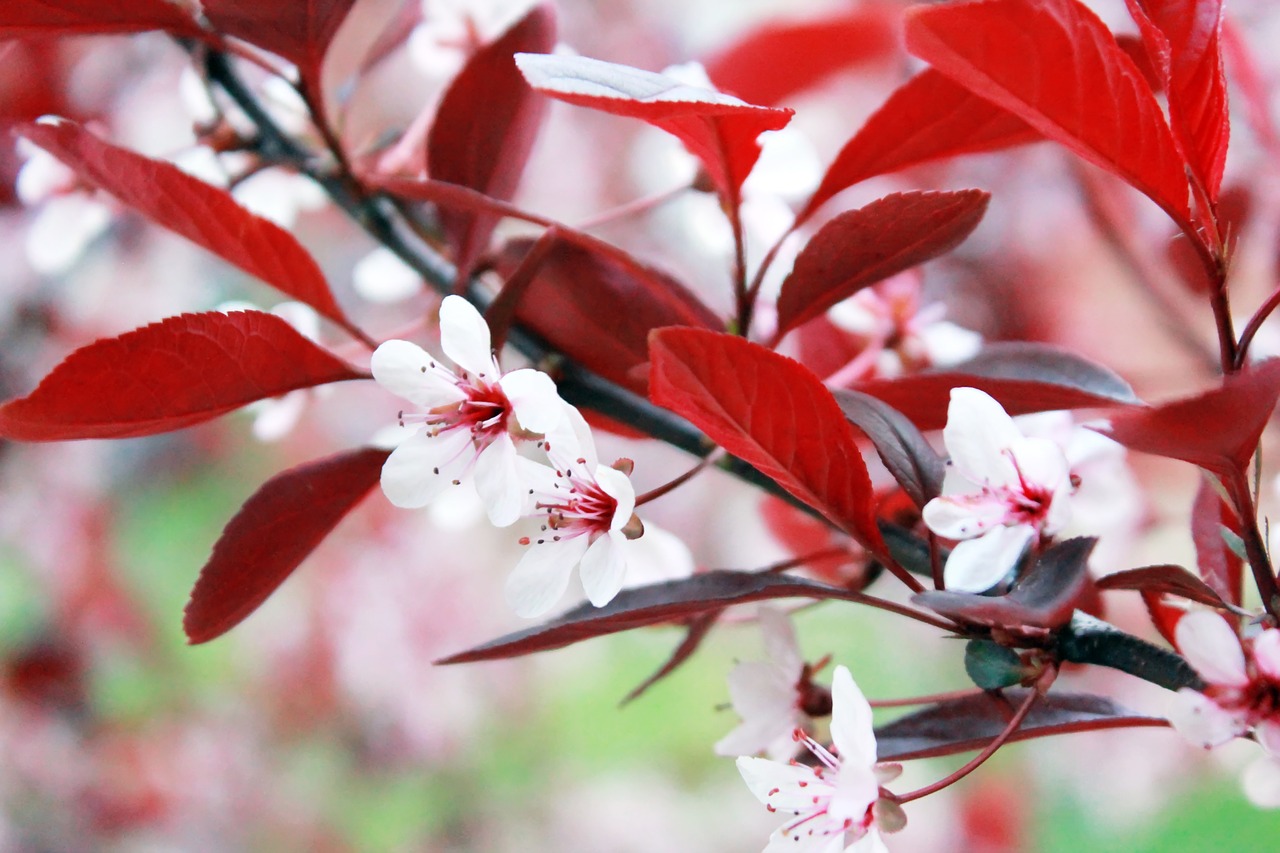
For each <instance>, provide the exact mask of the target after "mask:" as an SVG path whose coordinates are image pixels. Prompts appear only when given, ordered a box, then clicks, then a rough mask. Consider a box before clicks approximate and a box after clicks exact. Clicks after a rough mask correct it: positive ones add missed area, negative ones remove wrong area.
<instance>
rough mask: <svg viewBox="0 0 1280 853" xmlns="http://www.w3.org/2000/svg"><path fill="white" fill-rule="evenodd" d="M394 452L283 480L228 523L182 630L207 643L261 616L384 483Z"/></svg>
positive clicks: (289, 474)
mask: <svg viewBox="0 0 1280 853" xmlns="http://www.w3.org/2000/svg"><path fill="white" fill-rule="evenodd" d="M388 454H389V451H386V450H378V449H375V448H362V449H360V450H353V451H348V452H346V453H339V454H337V455H336V456H330V457H328V458H327V459H320V460H317V461H315V462H308V463H306V464H305V465H299V466H298V467H297V468H292V469H290V470H288V471H285V472H284V473H282V474H277V475H276V476H274V477H272V478H271V479H270V480H268V481H267V482H266V483H264V484H263V485H262V487H261V488H260V489H258V491H256V492H254V494H253V496H252V497H251V498H249V500H247V501H245V503H244V506H242V507H241V508H240V511H239V512H237V513H236V514H235V517H234V518H232V519H231V521H229V522H227V526H226V528H224V529H223V531H222V536H220V537H219V538H218V541H217V543H216V544H215V545H214V546H213V553H212V554H211V555H210V557H209V562H207V563H205V565H204V568H203V569H201V570H200V577H199V579H198V580H197V581H196V585H195V588H194V589H192V590H191V600H190V601H189V602H187V607H186V610H185V611H184V613H183V618H182V629H183V631H185V632H186V635H187V640H188V642H190V643H192V644H196V643H207V642H208V641H210V640H212V639H215V638H216V637H220V636H222V635H223V634H225V633H226V632H227V631H230V630H231V629H232V628H234V627H235V626H236V625H238V624H240V622H241V621H242V620H243V619H244V618H245V617H246V616H248V615H249V614H250V613H252V612H253V611H255V610H257V609H258V606H259V605H260V604H262V602H264V601H266V600H267V597H268V596H270V595H271V593H273V592H275V591H276V588H277V587H279V586H280V584H282V583H284V581H285V578H287V577H289V575H291V574H292V573H293V570H294V569H296V568H297V567H298V564H300V563H301V562H302V561H303V560H304V559H306V557H307V555H308V554H310V553H311V552H312V551H313V550H315V547H316V546H317V545H319V544H320V542H321V540H323V539H324V537H325V536H327V535H329V531H330V530H332V529H333V528H334V526H335V525H337V523H338V522H339V521H341V520H342V518H343V516H345V515H346V514H347V513H348V512H350V511H351V509H352V507H354V506H355V505H356V504H357V503H359V502H360V500H361V499H362V498H363V497H364V496H365V495H367V494H368V493H369V490H370V489H372V488H373V487H374V485H375V484H377V482H378V476H379V474H381V472H382V463H383V462H384V461H386V458H387V456H388Z"/></svg>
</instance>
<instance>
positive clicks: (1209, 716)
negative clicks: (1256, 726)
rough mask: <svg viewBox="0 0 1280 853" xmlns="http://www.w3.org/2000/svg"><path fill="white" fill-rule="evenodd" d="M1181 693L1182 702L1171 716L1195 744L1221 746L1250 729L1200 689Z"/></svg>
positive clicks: (1183, 733)
mask: <svg viewBox="0 0 1280 853" xmlns="http://www.w3.org/2000/svg"><path fill="white" fill-rule="evenodd" d="M1178 695H1179V696H1181V697H1182V702H1181V703H1179V705H1177V706H1176V707H1175V708H1174V710H1173V713H1171V714H1170V715H1169V722H1170V723H1172V724H1173V727H1174V729H1176V730H1177V731H1178V733H1179V734H1181V735H1182V736H1183V737H1185V738H1186V739H1187V740H1189V741H1191V742H1192V743H1193V744H1195V745H1196V746H1199V747H1202V748H1203V749H1210V748H1211V747H1215V746H1220V745H1222V744H1224V743H1226V742H1227V741H1229V740H1231V739H1232V738H1234V737H1236V736H1237V735H1241V734H1244V732H1245V731H1246V730H1247V729H1248V726H1247V725H1246V724H1245V723H1244V722H1243V721H1242V720H1240V719H1238V718H1237V717H1236V716H1235V715H1234V714H1231V713H1230V712H1228V711H1226V710H1224V709H1223V708H1222V707H1221V706H1219V705H1218V703H1217V702H1214V701H1213V700H1212V699H1210V698H1209V697H1208V696H1206V695H1204V694H1203V693H1200V692H1199V691H1196V690H1192V689H1191V688H1190V687H1184V688H1182V689H1181V690H1179V691H1178Z"/></svg>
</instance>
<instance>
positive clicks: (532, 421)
mask: <svg viewBox="0 0 1280 853" xmlns="http://www.w3.org/2000/svg"><path fill="white" fill-rule="evenodd" d="M498 385H499V386H500V387H501V388H502V393H503V394H506V395H507V399H508V400H510V401H511V409H512V410H513V411H514V412H515V414H516V420H517V421H519V422H520V426H522V427H524V428H525V429H527V430H529V431H530V432H537V433H546V432H549V431H550V430H552V429H554V428H555V426H556V424H558V423H560V421H561V420H563V419H564V408H565V403H564V401H563V400H561V399H560V394H559V393H558V392H557V391H556V383H555V382H553V381H552V380H551V377H550V376H548V375H547V374H545V373H543V372H542V371H541V370H532V369H530V368H522V369H520V370H513V371H511V372H510V373H508V374H506V375H504V376H503V377H502V378H501V379H499V380H498Z"/></svg>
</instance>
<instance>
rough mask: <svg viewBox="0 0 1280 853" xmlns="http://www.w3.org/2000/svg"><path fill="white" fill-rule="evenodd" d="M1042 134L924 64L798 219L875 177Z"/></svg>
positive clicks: (852, 143)
mask: <svg viewBox="0 0 1280 853" xmlns="http://www.w3.org/2000/svg"><path fill="white" fill-rule="evenodd" d="M1043 138H1044V137H1042V136H1041V135H1040V134H1039V133H1038V132H1037V131H1035V130H1034V129H1032V127H1031V126H1030V125H1028V124H1027V123H1026V122H1024V121H1023V120H1022V119H1020V118H1018V117H1017V116H1015V115H1013V114H1012V113H1010V112H1008V111H1007V110H1004V109H1001V108H1000V107H998V106H996V105H995V104H993V103H991V102H990V101H988V100H986V99H985V98H980V97H978V96H977V95H975V94H973V93H972V92H970V91H969V90H968V89H966V88H964V87H963V86H961V85H959V84H958V83H955V82H952V80H951V79H950V78H949V77H947V76H946V75H944V74H942V73H941V72H940V71H938V70H937V69H934V68H926V69H925V70H924V71H922V72H920V73H919V74H917V75H916V76H915V77H912V78H911V79H910V80H908V81H907V82H906V83H904V84H903V85H902V87H901V88H899V89H898V90H897V91H895V92H894V93H893V94H892V95H890V96H889V99H888V100H886V101H885V102H884V105H883V106H881V107H880V109H878V110H876V111H875V112H874V113H873V114H872V115H871V117H870V118H868V119H867V122H866V124H864V125H863V126H862V129H861V130H859V131H858V132H857V133H856V134H854V136H853V138H852V139H850V140H849V141H848V142H846V143H845V145H844V147H843V148H841V149H840V153H839V154H837V155H836V158H835V160H834V161H832V163H831V166H830V167H829V168H828V169H827V173H826V174H825V175H824V176H823V178H822V183H821V184H819V185H818V189H817V190H815V191H814V194H813V197H812V198H810V199H809V202H808V204H806V205H805V207H804V210H802V211H801V212H800V215H799V216H798V217H796V220H797V221H798V222H803V221H804V220H806V219H808V218H809V217H810V216H812V215H813V214H814V213H815V212H816V211H817V210H818V208H820V207H822V205H824V204H826V202H827V201H829V200H830V199H831V197H832V196H834V195H835V194H836V193H839V192H841V191H842V190H845V189H847V188H849V187H851V186H853V185H854V184H856V183H859V182H860V181H865V180H866V179H867V178H874V177H875V176H876V175H883V174H887V173H889V172H897V171H899V170H901V169H906V168H908V167H910V166H916V165H919V164H920V163H927V162H928V161H930V160H938V159H941V158H944V157H956V156H959V155H961V154H977V153H979V152H982V151H996V150H999V149H1001V148H1009V147H1011V146H1014V145H1022V144H1025V143H1028V142H1037V141H1039V140H1041V139H1043Z"/></svg>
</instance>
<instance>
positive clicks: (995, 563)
mask: <svg viewBox="0 0 1280 853" xmlns="http://www.w3.org/2000/svg"><path fill="white" fill-rule="evenodd" d="M1034 536H1035V529H1034V528H1032V527H1031V526H1030V525H1027V524H1019V525H1017V526H1016V527H995V528H992V529H991V530H989V531H987V532H986V533H985V534H983V535H982V536H980V537H978V538H977V539H968V540H966V541H964V542H960V543H958V544H957V545H956V547H955V548H953V549H952V551H951V556H950V557H948V558H947V563H946V566H945V567H944V568H943V578H944V580H945V581H946V585H947V589H949V590H952V591H954V592H985V591H986V590H988V589H991V587H993V586H995V585H996V584H998V583H999V582H1000V581H1002V580H1004V577H1005V575H1007V574H1009V570H1010V569H1012V568H1013V567H1014V565H1015V564H1016V563H1017V562H1018V558H1019V557H1021V556H1022V552H1023V551H1025V550H1026V548H1027V545H1029V544H1030V542H1031V539H1032V538H1033V537H1034Z"/></svg>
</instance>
